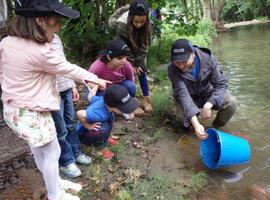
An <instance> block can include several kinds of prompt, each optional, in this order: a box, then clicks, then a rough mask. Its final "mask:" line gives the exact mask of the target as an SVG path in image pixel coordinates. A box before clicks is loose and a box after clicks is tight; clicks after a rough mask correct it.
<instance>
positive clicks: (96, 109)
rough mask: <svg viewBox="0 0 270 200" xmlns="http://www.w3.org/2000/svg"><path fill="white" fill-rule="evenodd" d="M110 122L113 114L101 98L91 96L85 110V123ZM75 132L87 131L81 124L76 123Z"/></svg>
mask: <svg viewBox="0 0 270 200" xmlns="http://www.w3.org/2000/svg"><path fill="white" fill-rule="evenodd" d="M111 120H113V113H112V112H110V111H109V110H108V108H107V107H106V104H105V102H104V99H103V96H93V97H92V99H91V102H90V104H89V106H88V107H87V108H86V121H87V122H89V123H94V122H109V121H111ZM77 131H78V132H81V133H84V132H86V131H87V129H86V128H84V127H83V126H82V124H81V122H78V124H77Z"/></svg>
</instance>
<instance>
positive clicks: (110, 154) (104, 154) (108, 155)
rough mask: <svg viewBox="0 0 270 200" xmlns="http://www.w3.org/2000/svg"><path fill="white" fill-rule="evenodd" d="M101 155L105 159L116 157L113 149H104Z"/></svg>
mask: <svg viewBox="0 0 270 200" xmlns="http://www.w3.org/2000/svg"><path fill="white" fill-rule="evenodd" d="M101 157H102V158H103V159H104V160H111V159H112V158H113V157H114V153H113V152H112V151H110V150H103V151H102V154H101Z"/></svg>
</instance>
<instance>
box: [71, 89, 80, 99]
mask: <svg viewBox="0 0 270 200" xmlns="http://www.w3.org/2000/svg"><path fill="white" fill-rule="evenodd" d="M79 99H80V94H79V92H78V90H77V89H76V88H75V87H74V88H72V100H73V102H77V101H79Z"/></svg>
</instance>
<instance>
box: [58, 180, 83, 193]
mask: <svg viewBox="0 0 270 200" xmlns="http://www.w3.org/2000/svg"><path fill="white" fill-rule="evenodd" d="M60 188H61V189H63V190H65V191H67V190H71V193H77V192H80V191H81V190H82V185H81V184H79V183H73V182H72V181H69V180H66V179H61V180H60Z"/></svg>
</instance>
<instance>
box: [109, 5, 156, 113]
mask: <svg viewBox="0 0 270 200" xmlns="http://www.w3.org/2000/svg"><path fill="white" fill-rule="evenodd" d="M148 15H149V7H148V5H147V4H146V3H145V1H144V0H133V1H132V3H131V4H130V6H129V7H127V6H125V7H122V8H119V9H118V10H117V11H116V12H115V13H114V14H113V15H112V16H111V17H110V19H109V25H110V26H111V27H113V28H116V37H117V38H120V39H122V40H124V41H125V42H126V43H127V45H128V46H129V48H130V50H131V53H130V54H129V56H128V60H129V61H130V62H131V64H132V65H133V67H134V71H135V73H136V74H137V75H138V78H139V82H140V86H141V89H142V93H143V106H144V110H145V112H146V113H151V112H152V111H153V109H152V105H151V100H150V95H149V86H148V81H147V77H146V72H147V68H146V57H147V53H148V47H149V45H150V40H151V29H152V27H151V23H150V20H149V16H148Z"/></svg>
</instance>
